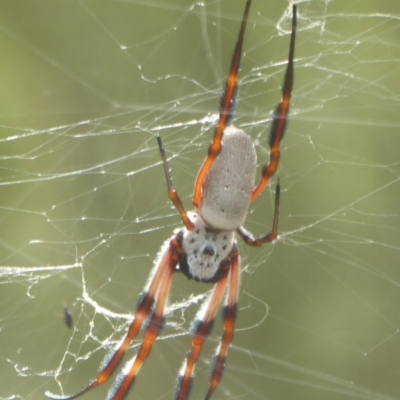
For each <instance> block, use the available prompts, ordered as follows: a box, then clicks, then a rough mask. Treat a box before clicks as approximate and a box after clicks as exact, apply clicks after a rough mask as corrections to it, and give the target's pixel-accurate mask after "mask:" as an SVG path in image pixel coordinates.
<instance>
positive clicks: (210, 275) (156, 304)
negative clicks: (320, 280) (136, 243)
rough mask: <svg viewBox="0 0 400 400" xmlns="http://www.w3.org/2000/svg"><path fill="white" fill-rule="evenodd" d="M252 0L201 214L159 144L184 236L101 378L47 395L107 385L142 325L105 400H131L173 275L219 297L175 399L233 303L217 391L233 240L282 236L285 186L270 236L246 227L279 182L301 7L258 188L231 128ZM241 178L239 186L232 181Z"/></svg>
mask: <svg viewBox="0 0 400 400" xmlns="http://www.w3.org/2000/svg"><path fill="white" fill-rule="evenodd" d="M250 5H251V0H247V3H246V7H245V11H244V15H243V18H242V23H241V28H240V31H239V37H238V39H237V43H236V47H235V50H234V53H233V57H232V61H231V67H230V71H229V75H228V79H227V81H226V86H225V91H224V94H223V97H222V102H221V110H220V115H219V120H218V123H217V126H216V128H215V131H214V137H213V140H212V143H211V145H210V147H209V149H208V155H207V157H206V159H205V161H204V163H203V165H202V167H201V168H200V171H199V173H198V175H197V180H196V183H195V187H194V195H193V205H194V210H195V212H190V213H187V212H186V211H185V208H184V207H183V204H182V202H181V200H180V198H179V196H178V194H177V192H176V191H175V189H174V187H173V185H172V180H171V177H170V174H169V168H168V164H167V160H166V157H165V153H164V148H163V146H162V142H161V138H160V137H159V136H158V137H157V141H158V145H159V149H160V154H161V158H162V162H163V166H164V172H165V177H166V180H167V186H168V196H169V198H170V199H171V201H172V203H173V204H174V206H175V207H176V208H177V210H178V211H179V214H180V216H181V219H182V222H183V224H184V226H185V227H184V228H183V229H178V230H177V231H175V232H174V235H173V236H172V238H171V239H168V240H167V241H166V242H165V243H164V245H163V246H162V248H161V251H160V254H159V257H158V259H157V261H156V263H155V266H154V268H153V271H152V273H151V275H150V279H149V282H148V284H147V286H146V288H145V290H144V292H143V293H142V295H141V296H140V298H139V302H138V306H137V308H136V312H135V315H134V318H133V321H132V322H131V324H130V326H129V329H128V332H127V334H126V336H125V338H124V339H123V340H122V341H121V343H120V344H119V345H118V347H117V348H116V349H115V350H113V351H112V352H111V353H110V354H108V355H107V356H106V358H105V360H104V361H103V363H102V364H101V366H100V372H99V373H98V375H97V377H96V378H95V379H94V380H93V381H92V382H90V383H89V384H88V385H87V386H86V387H85V388H83V389H82V390H81V391H79V392H78V393H76V394H74V395H72V396H59V395H56V394H53V393H50V392H46V396H47V397H49V398H51V399H53V400H71V399H75V398H77V397H79V396H81V395H83V394H85V393H86V392H88V391H89V390H91V389H93V388H95V387H96V386H99V385H101V384H102V383H104V382H106V381H107V380H108V379H109V377H110V376H111V375H112V373H113V372H114V370H115V369H116V368H117V366H118V365H119V363H120V361H121V360H122V357H123V356H124V354H125V352H126V350H127V349H128V347H129V345H130V343H131V342H132V340H133V339H134V338H135V337H136V336H137V334H138V333H139V330H140V328H141V327H142V326H143V325H144V334H143V340H142V343H141V345H140V347H139V350H138V352H137V354H136V357H134V358H133V360H132V361H130V362H129V363H128V364H127V366H126V368H124V370H123V371H122V373H121V374H120V375H119V376H118V378H117V379H116V382H115V384H114V386H113V387H112V388H111V389H110V391H109V393H108V396H107V399H109V400H122V399H124V398H125V397H126V395H127V393H128V391H129V389H130V387H131V386H132V384H133V383H134V381H135V378H136V375H137V373H138V372H139V369H140V367H141V365H142V363H143V362H144V361H145V359H146V358H147V356H148V355H149V353H150V350H151V347H152V345H153V343H154V341H155V340H156V338H157V336H158V334H159V333H160V331H161V329H162V327H163V325H164V308H165V305H166V302H167V299H168V292H169V288H170V285H171V281H172V275H173V273H174V272H175V271H180V272H182V273H183V274H185V275H186V276H187V277H188V278H189V279H195V280H196V281H201V282H211V283H214V284H215V286H214V289H213V291H212V293H211V295H210V297H209V299H208V302H207V303H206V307H205V308H204V310H203V311H202V312H200V313H199V314H198V315H197V316H196V318H195V321H194V323H193V326H192V330H191V332H192V335H193V339H192V347H191V351H190V352H189V353H188V355H187V358H186V360H185V361H184V363H183V365H182V368H181V371H180V374H179V377H178V380H177V385H176V391H175V397H174V399H175V400H186V399H188V397H189V394H190V388H191V383H192V379H193V378H192V376H193V370H194V366H195V363H196V361H197V359H198V358H199V356H200V352H201V350H202V347H203V344H204V342H205V340H206V338H207V336H208V335H209V333H210V331H211V328H212V324H213V321H214V317H215V314H216V312H217V310H218V307H219V305H220V303H221V301H222V298H223V295H224V292H225V288H226V287H228V294H227V301H226V305H225V306H224V310H223V327H224V333H223V335H222V338H221V343H220V345H219V347H218V348H217V351H216V355H215V357H214V360H213V363H212V367H211V376H210V382H209V387H208V391H207V393H206V395H205V399H206V400H207V399H210V398H211V396H212V394H213V393H214V391H215V389H216V387H217V386H218V384H219V382H220V380H221V377H222V372H223V369H224V365H225V359H226V353H227V350H228V347H229V345H230V343H231V341H232V339H233V334H234V325H235V319H236V315H237V298H238V287H239V272H240V271H239V252H238V249H237V246H236V241H235V238H234V232H235V231H236V232H237V233H238V234H239V236H241V237H242V239H243V240H244V242H245V243H246V244H248V245H249V246H255V247H257V246H261V245H262V244H264V243H269V242H272V241H273V240H275V239H276V238H277V235H278V214H279V193H280V186H279V181H278V184H277V186H276V192H275V211H274V219H273V224H272V230H271V232H270V233H268V234H267V235H265V236H263V237H261V238H259V239H254V238H253V236H252V235H251V234H250V233H249V232H247V231H246V230H245V229H244V228H243V227H242V224H243V223H244V221H245V219H246V215H247V210H248V207H249V204H250V202H252V201H253V200H255V199H256V198H257V197H258V196H259V194H260V193H261V192H262V191H263V190H264V188H265V186H266V185H267V183H268V181H269V179H270V178H271V177H272V176H273V175H274V174H275V171H276V170H277V167H278V163H279V158H280V141H281V139H282V138H283V134H284V131H285V126H286V120H287V115H288V112H289V105H290V96H291V91H292V85H293V57H294V47H295V36H296V5H293V17H292V34H291V39H290V48H289V58H288V64H287V67H286V73H285V78H284V83H283V88H282V99H281V101H280V102H279V104H278V106H277V107H276V109H275V112H274V115H273V122H272V128H271V132H270V136H269V145H270V161H269V163H268V164H267V165H266V166H264V168H263V169H262V176H261V180H260V182H259V183H258V185H257V186H256V187H255V188H254V182H255V172H256V162H257V156H256V152H255V149H254V144H253V142H252V141H251V139H250V137H249V136H248V135H247V134H246V133H245V132H243V131H242V130H241V129H238V128H236V127H234V126H233V125H229V123H230V121H231V119H232V115H233V110H232V107H233V103H234V99H235V94H236V91H237V74H238V70H239V64H240V58H241V53H242V43H243V38H244V33H245V29H246V23H247V16H248V14H249V10H250ZM233 178H235V179H233Z"/></svg>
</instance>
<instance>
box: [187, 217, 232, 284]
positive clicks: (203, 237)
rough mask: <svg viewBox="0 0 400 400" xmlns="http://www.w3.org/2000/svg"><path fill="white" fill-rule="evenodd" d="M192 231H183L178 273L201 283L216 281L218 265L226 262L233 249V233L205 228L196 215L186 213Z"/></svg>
mask: <svg viewBox="0 0 400 400" xmlns="http://www.w3.org/2000/svg"><path fill="white" fill-rule="evenodd" d="M188 215H189V218H190V220H191V221H192V222H193V224H194V229H193V230H191V231H190V230H188V229H186V228H185V229H184V230H183V241H182V250H183V252H184V256H183V257H182V258H181V261H180V264H179V266H180V271H181V272H183V273H184V274H185V275H186V276H187V277H188V278H192V279H195V280H197V281H202V282H216V281H217V280H218V275H219V274H218V270H219V265H220V263H221V262H222V261H224V260H226V259H227V257H228V255H229V253H230V251H231V250H232V247H233V242H234V238H233V236H234V234H233V231H218V230H214V229H210V228H208V227H206V225H205V223H204V221H203V220H202V219H201V217H200V216H199V215H198V214H196V213H188Z"/></svg>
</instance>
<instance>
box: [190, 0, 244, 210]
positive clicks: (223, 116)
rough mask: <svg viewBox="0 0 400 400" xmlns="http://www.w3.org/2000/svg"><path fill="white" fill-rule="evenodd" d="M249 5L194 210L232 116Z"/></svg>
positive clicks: (200, 180) (196, 195)
mask: <svg viewBox="0 0 400 400" xmlns="http://www.w3.org/2000/svg"><path fill="white" fill-rule="evenodd" d="M250 5H251V0H247V3H246V8H245V10H244V14H243V18H242V25H241V27H240V32H239V37H238V40H237V42H236V47H235V51H234V53H233V57H232V61H231V67H230V70H229V75H228V79H227V81H226V84H225V91H224V94H223V96H222V100H221V110H220V113H219V120H218V123H217V126H216V128H215V131H214V138H213V141H212V143H211V145H210V147H209V149H208V154H207V158H206V159H205V160H204V163H203V165H202V166H201V168H200V171H199V173H198V175H197V179H196V183H195V186H194V195H193V205H194V209H195V210H196V211H198V209H199V206H200V201H201V189H202V186H203V182H204V178H205V177H206V175H207V172H208V170H209V169H210V168H211V165H212V163H213V162H214V160H215V158H216V157H217V155H218V153H219V152H220V150H221V146H222V143H221V142H222V136H223V134H224V130H225V127H226V125H227V124H228V123H229V120H230V119H231V118H232V113H233V105H234V102H235V95H236V92H237V75H238V71H239V65H240V58H241V55H242V45H243V38H244V33H245V30H246V24H247V16H248V15H249V11H250Z"/></svg>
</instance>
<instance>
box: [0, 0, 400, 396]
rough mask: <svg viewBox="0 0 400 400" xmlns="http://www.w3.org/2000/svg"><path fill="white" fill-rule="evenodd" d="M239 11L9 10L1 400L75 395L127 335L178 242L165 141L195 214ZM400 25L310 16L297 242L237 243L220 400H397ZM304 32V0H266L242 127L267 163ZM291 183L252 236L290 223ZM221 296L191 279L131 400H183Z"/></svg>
mask: <svg viewBox="0 0 400 400" xmlns="http://www.w3.org/2000/svg"><path fill="white" fill-rule="evenodd" d="M243 8H244V1H239V0H223V1H220V0H218V1H206V2H204V3H200V2H199V3H195V2H192V1H189V2H188V1H177V0H176V1H163V2H152V1H148V2H139V1H124V2H122V1H120V2H118V1H112V2H111V1H106V2H100V1H94V0H89V1H88V0H81V1H74V0H69V1H68V2H66V1H54V0H53V1H48V0H47V1H45V0H29V1H19V0H18V1H9V2H3V4H2V11H1V13H0V48H1V49H2V52H1V53H2V61H1V63H0V80H1V81H0V85H1V88H2V90H1V92H0V123H1V134H0V140H1V146H0V149H1V153H0V171H1V175H0V216H1V222H2V224H1V226H2V229H1V231H0V283H1V286H0V287H1V294H0V371H1V374H0V399H8V398H20V399H31V400H32V399H35V400H36V399H42V398H44V392H45V391H46V390H51V391H52V392H55V393H61V391H62V390H64V392H65V393H74V392H75V391H77V390H78V389H80V388H81V387H82V386H83V385H84V384H85V383H87V382H88V381H89V380H90V379H92V378H93V377H94V376H95V374H96V372H97V368H98V365H99V363H100V362H101V360H102V359H103V357H104V355H105V354H106V353H107V351H108V350H109V349H110V348H112V347H113V346H114V345H115V343H116V342H118V341H119V340H120V339H121V338H122V336H123V334H124V332H125V331H126V329H127V324H128V323H129V321H130V315H129V314H130V313H132V312H133V310H134V307H135V304H136V299H137V296H138V294H139V293H140V292H141V290H142V288H143V286H144V285H145V283H146V279H147V276H148V274H149V271H150V269H151V267H152V264H153V260H154V259H155V258H156V255H157V253H158V251H159V248H160V246H161V244H162V243H163V241H164V240H166V239H167V238H168V237H169V236H170V235H171V234H172V231H173V230H174V229H175V228H177V227H179V226H180V220H179V217H178V215H177V212H176V211H175V210H174V209H173V207H172V206H171V204H170V202H169V200H168V198H167V195H166V186H165V181H164V176H163V171H162V167H161V165H160V157H159V154H158V150H157V146H156V140H155V135H156V134H160V135H162V137H163V141H164V145H165V148H166V152H167V156H168V158H169V159H170V161H169V163H170V167H171V171H172V176H173V180H174V183H175V186H176V188H177V190H178V191H179V193H180V195H181V197H182V199H183V201H184V203H185V205H186V207H187V208H188V209H190V208H191V196H192V190H193V184H194V180H195V177H196V174H197V171H198V169H199V166H200V165H201V162H202V159H203V158H204V156H205V154H206V149H207V145H208V143H209V141H210V138H211V136H212V133H213V127H214V122H215V118H216V114H217V111H218V105H219V98H220V94H221V88H222V87H223V84H224V80H225V77H226V74H227V71H228V67H229V62H230V58H231V54H232V51H233V48H234V44H235V41H236V37H237V33H238V29H239V24H240V19H241V17H242V12H243ZM399 16H400V3H399V2H398V0H391V1H385V0H384V1H377V0H376V1H368V0H362V1H361V0H360V1H352V2H348V1H344V0H331V1H319V0H309V1H301V2H299V3H298V36H297V43H296V62H295V84H294V90H293V101H292V108H291V120H290V123H289V125H288V130H287V133H286V136H285V138H284V141H283V142H282V158H281V164H280V168H279V171H278V175H279V177H280V179H281V184H282V195H281V219H280V226H279V231H280V238H279V240H278V241H277V242H276V243H274V244H273V245H269V246H265V247H264V248H261V249H249V248H248V247H247V246H245V245H244V244H243V243H239V248H240V251H241V254H242V266H243V273H242V283H241V290H240V311H239V318H238V321H237V332H236V335H235V338H234V343H233V345H232V347H231V348H230V351H229V356H228V360H227V367H226V369H225V373H224V377H223V380H222V382H221V384H220V386H219V388H218V390H217V392H216V393H215V396H214V398H215V399H226V398H230V399H285V400H286V399H299V400H303V399H304V400H312V399H318V400H321V399H324V400H337V399H341V400H342V399H354V398H359V399H400V385H399V376H400V335H399V328H400V312H399V311H400V289H399V285H400V269H399V264H400V263H399V250H400V207H399V203H400V202H399V200H400V179H399V177H400V159H399V148H400V134H399V127H400V113H399V109H400V108H399V106H400V96H399V94H400V77H399V70H400V67H399V65H400V64H399V59H400V46H399V43H400V25H399ZM290 22H291V7H290V4H289V3H288V2H286V1H280V2H276V1H275V2H274V1H260V0H253V5H252V9H251V11H250V16H249V24H248V30H247V33H246V38H245V43H244V56H243V60H242V68H241V74H240V92H239V98H238V104H237V108H236V115H235V119H234V123H235V124H236V125H238V126H241V127H242V128H243V129H245V130H246V131H247V132H248V133H249V134H250V135H251V137H252V138H253V139H254V141H255V143H256V144H257V152H258V157H259V163H260V165H262V164H263V163H264V162H265V160H267V159H268V146H267V141H266V138H267V136H268V131H269V123H270V119H271V110H273V108H274V107H275V104H276V103H277V101H278V100H279V97H280V90H281V89H280V88H281V84H282V80H283V74H284V69H285V65H286V59H287V52H288V46H289V33H290ZM260 168H261V167H260ZM275 182H276V177H275V178H274V179H273V182H272V185H270V186H269V187H268V188H267V190H266V191H265V193H264V194H263V196H261V198H259V199H258V200H257V201H256V202H255V203H254V204H253V205H252V207H251V211H250V213H249V216H248V219H247V221H246V228H248V229H249V230H251V231H252V232H253V233H254V234H255V235H261V234H263V233H265V232H266V231H267V230H268V229H269V227H270V224H271V222H272V209H273V194H274V185H275ZM209 289H210V286H207V285H203V284H198V283H194V282H190V281H188V280H187V279H186V278H184V277H183V276H180V275H176V276H175V277H174V280H173V288H172V291H171V298H170V306H171V307H170V312H169V314H168V319H167V321H168V323H167V326H166V328H165V329H164V331H163V334H162V335H161V338H160V340H158V341H157V342H156V343H155V345H154V348H153V351H152V354H151V356H150V358H149V359H148V360H147V361H146V363H145V364H144V366H143V368H142V371H141V372H140V375H139V377H138V379H137V382H136V384H135V388H134V390H133V391H132V392H131V393H130V395H129V397H128V398H135V399H170V398H172V395H173V389H174V385H175V378H176V376H177V373H178V370H179V368H180V366H181V363H182V361H183V359H184V357H185V354H186V352H187V351H188V350H189V347H190V335H189V333H188V331H189V328H190V321H191V320H192V319H193V318H194V316H195V314H196V311H197V309H198V308H199V306H200V300H199V299H201V298H202V296H201V295H202V294H204V293H207V291H208V290H209ZM64 306H68V308H69V310H70V311H71V313H72V314H73V317H74V326H73V328H72V329H68V328H67V327H66V325H65V324H64V323H63V319H62V316H63V307H64ZM220 334H221V324H220V322H219V320H218V321H217V322H216V324H215V328H214V331H213V333H212V335H211V337H210V339H209V341H208V343H207V345H206V347H205V349H204V351H203V354H202V357H201V359H200V360H199V362H198V365H197V370H196V379H195V384H194V388H193V393H192V398H193V399H198V398H202V396H204V393H205V391H206V387H207V379H208V373H209V372H208V371H209V361H210V358H211V355H212V353H213V351H214V348H215V346H216V344H217V341H218V338H219V336H220ZM137 344H138V342H135V345H137ZM134 354H135V350H134V349H131V350H130V351H129V354H128V356H127V357H126V360H128V359H129V358H131V357H132V356H133V355H134ZM154 382H157V385H155V384H154ZM110 386H111V382H110V383H107V384H105V385H104V386H103V387H102V388H99V389H97V390H95V391H94V392H92V393H88V394H87V395H85V398H86V399H95V398H96V399H98V398H105V397H106V392H107V390H108V388H109V387H110ZM13 396H14V397H13Z"/></svg>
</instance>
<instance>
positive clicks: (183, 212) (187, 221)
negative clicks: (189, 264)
mask: <svg viewBox="0 0 400 400" xmlns="http://www.w3.org/2000/svg"><path fill="white" fill-rule="evenodd" d="M157 142H158V148H159V149H160V154H161V159H162V162H163V166H164V172H165V179H166V181H167V186H168V197H169V198H170V200H171V201H172V203H173V204H174V206H175V207H176V209H177V210H178V212H179V215H180V216H181V219H182V222H183V224H184V225H185V227H186V229H187V230H189V231H192V230H193V229H194V224H193V222H192V221H191V220H190V219H189V217H188V215H187V212H186V210H185V207H183V204H182V202H181V199H180V198H179V195H178V193H177V191H176V190H175V188H174V186H173V184H172V179H171V175H170V173H169V168H168V162H167V158H166V157H165V151H164V147H163V144H162V141H161V137H160V135H158V136H157Z"/></svg>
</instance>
